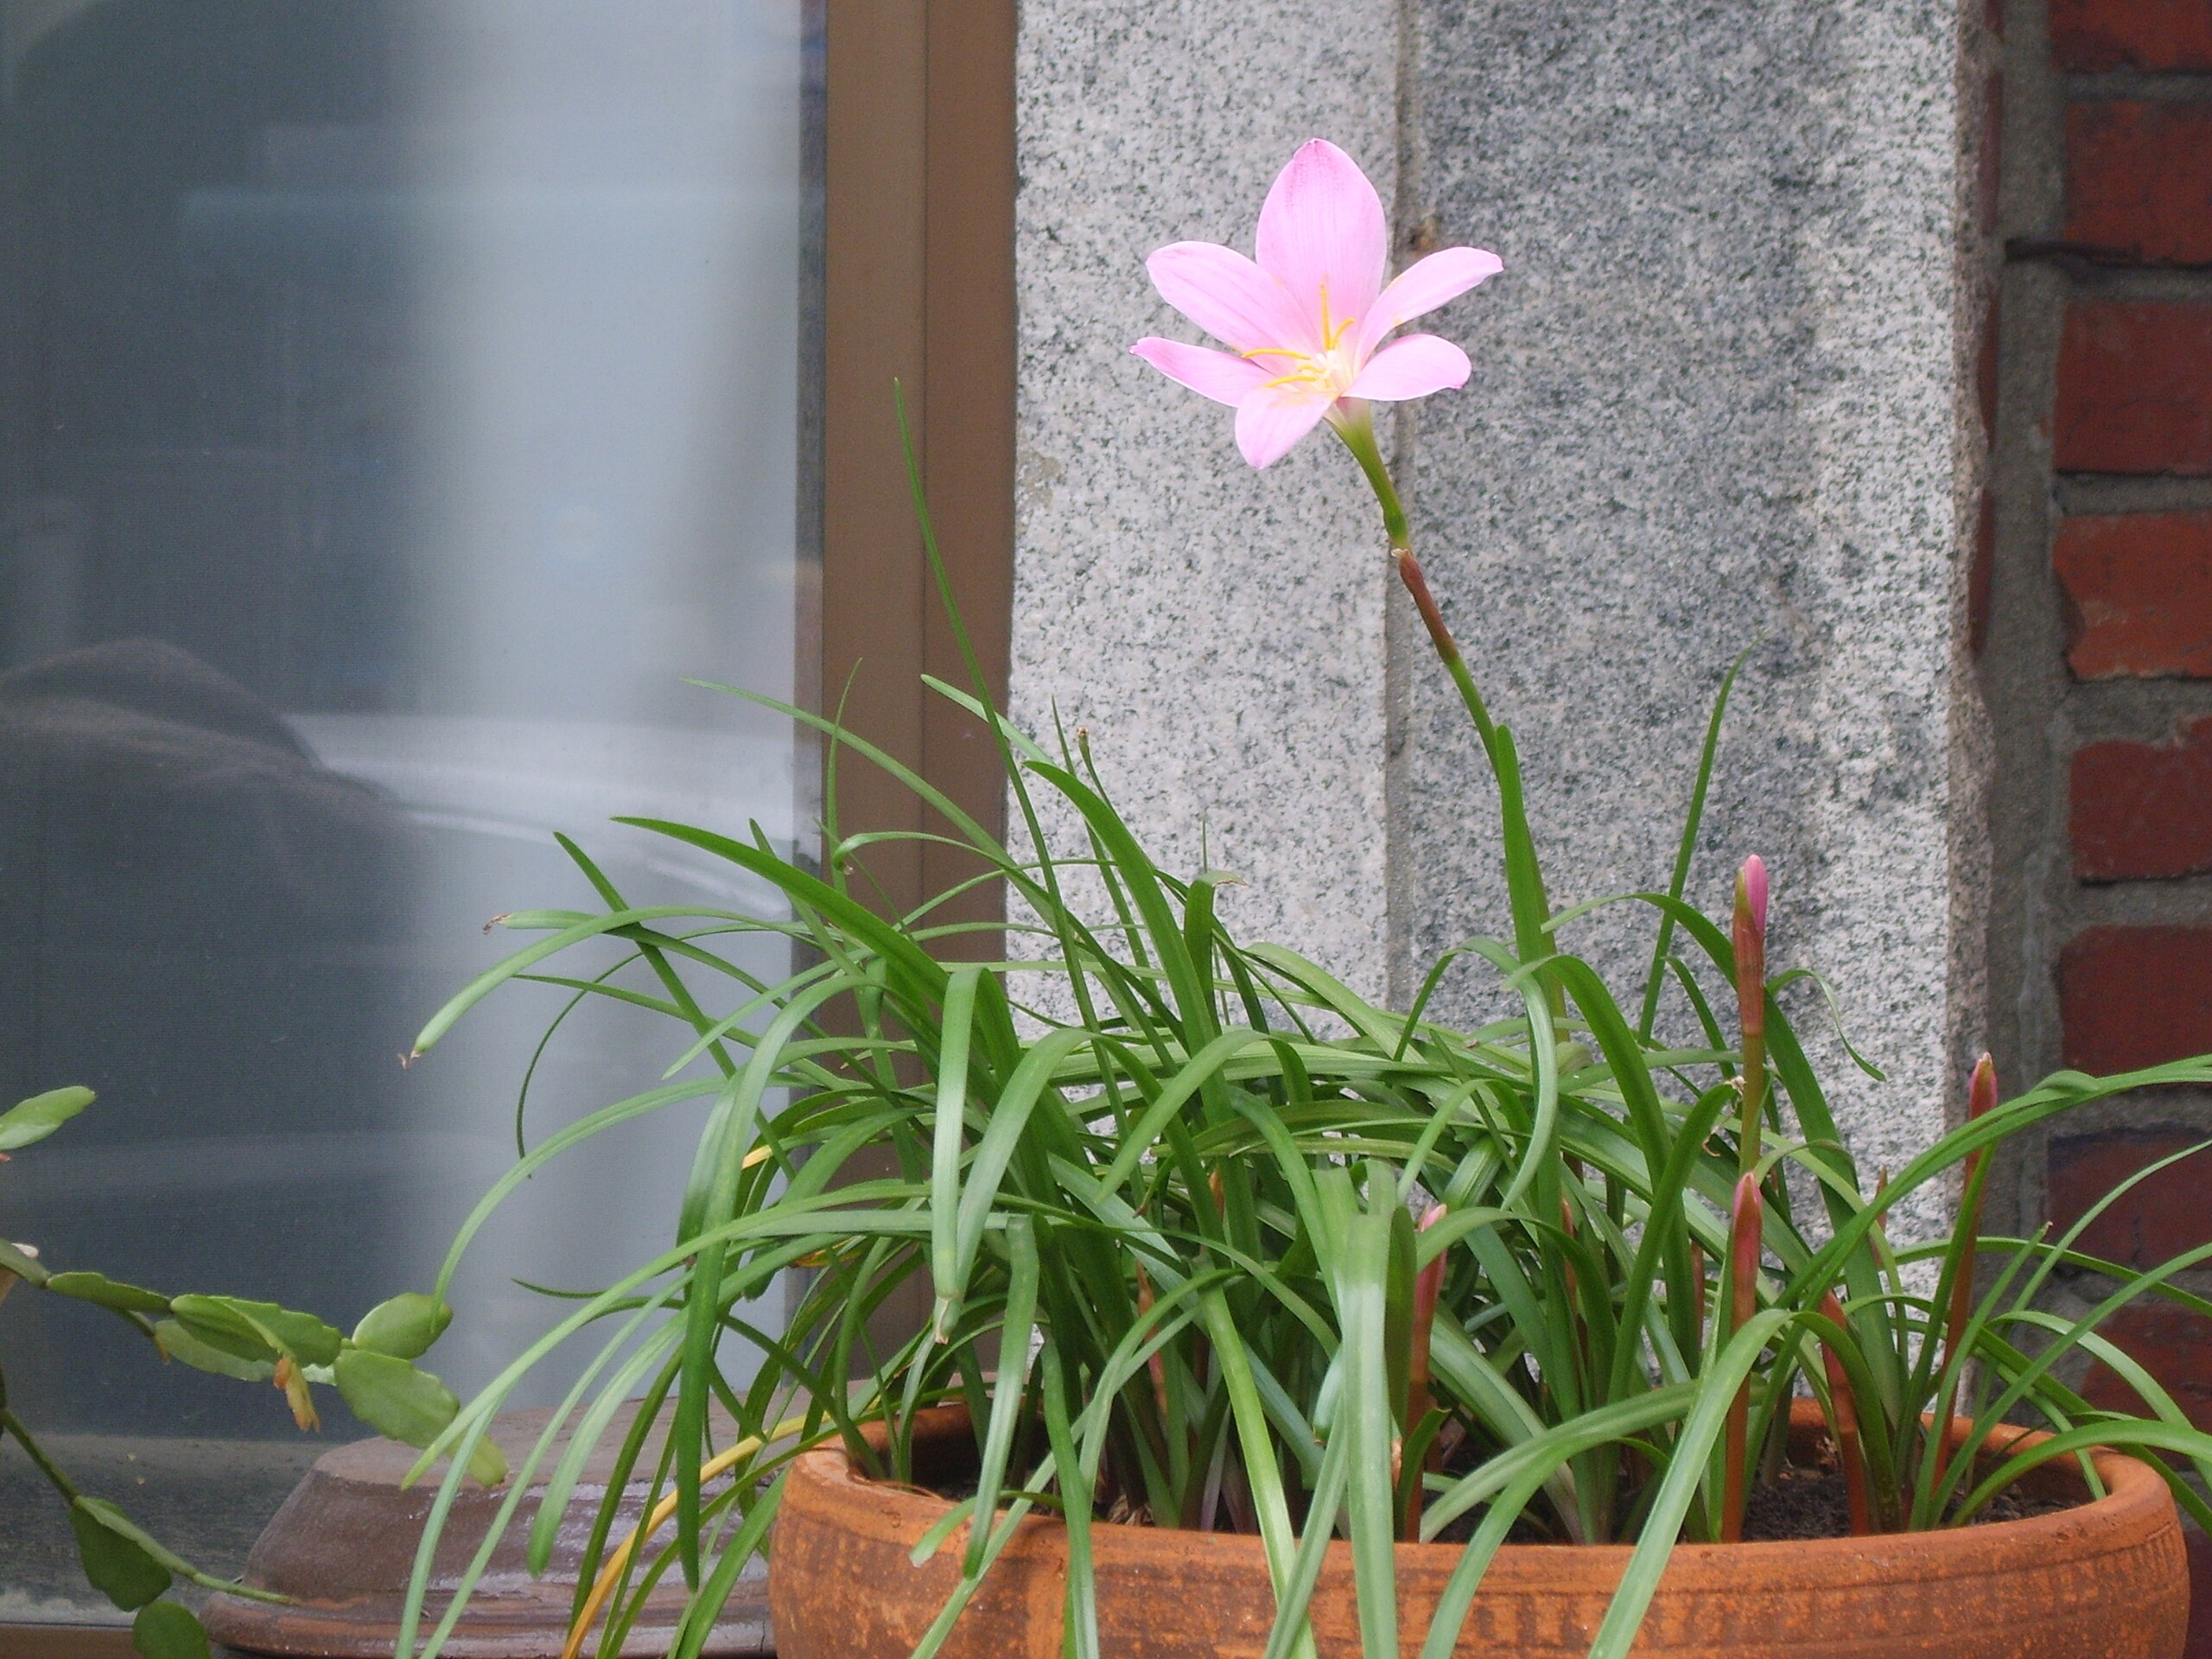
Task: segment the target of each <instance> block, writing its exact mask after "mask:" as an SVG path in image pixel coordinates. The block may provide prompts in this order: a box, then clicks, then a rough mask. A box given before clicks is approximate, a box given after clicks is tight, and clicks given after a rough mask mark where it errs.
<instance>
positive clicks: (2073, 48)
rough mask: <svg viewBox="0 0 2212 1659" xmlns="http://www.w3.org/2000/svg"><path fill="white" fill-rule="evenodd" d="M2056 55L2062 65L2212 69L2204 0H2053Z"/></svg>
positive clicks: (2211, 20) (2210, 11)
mask: <svg viewBox="0 0 2212 1659" xmlns="http://www.w3.org/2000/svg"><path fill="white" fill-rule="evenodd" d="M2050 55H2051V60H2052V61H2053V62H2054V63H2056V65H2057V66H2058V67H2060V68H2062V69H2076V70H2082V71H2086V72H2088V73H2092V74H2094V73H2101V72H2102V71H2104V70H2107V69H2212V6H2207V5H2206V4H2205V3H2204V0H2050Z"/></svg>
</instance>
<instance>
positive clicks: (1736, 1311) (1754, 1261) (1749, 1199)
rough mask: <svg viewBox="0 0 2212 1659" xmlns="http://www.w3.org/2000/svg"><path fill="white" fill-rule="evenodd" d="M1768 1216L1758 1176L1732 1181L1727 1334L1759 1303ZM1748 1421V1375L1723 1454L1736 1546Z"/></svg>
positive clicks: (1725, 1525) (1728, 1528)
mask: <svg viewBox="0 0 2212 1659" xmlns="http://www.w3.org/2000/svg"><path fill="white" fill-rule="evenodd" d="M1765 1218H1766V1200H1765V1198H1764V1197H1763V1196H1761V1194H1760V1192H1759V1184H1758V1177H1756V1176H1754V1175H1744V1176H1741V1177H1739V1178H1738V1180H1737V1182H1736V1203H1735V1207H1734V1210H1733V1211H1732V1214H1731V1215H1730V1217H1729V1222H1728V1334H1729V1335H1730V1336H1733V1335H1735V1334H1736V1332H1738V1331H1740V1330H1742V1329H1743V1328H1744V1325H1745V1321H1746V1320H1748V1319H1750V1318H1751V1313H1752V1312H1753V1309H1754V1307H1755V1306H1756V1304H1757V1302H1758V1277H1759V1229H1760V1227H1761V1226H1762V1224H1764V1221H1765ZM1750 1424H1751V1379H1750V1378H1749V1377H1745V1379H1744V1382H1743V1384H1742V1386H1741V1387H1739V1388H1738V1389H1737V1390H1736V1400H1735V1403H1734V1404H1732V1406H1730V1407H1729V1408H1728V1424H1727V1430H1726V1433H1727V1438H1726V1441H1725V1443H1724V1445H1725V1450H1724V1452H1723V1453H1722V1459H1723V1461H1722V1465H1721V1468H1722V1473H1721V1487H1720V1540H1721V1541H1722V1542H1723V1543H1728V1544H1732V1543H1736V1542H1738V1541H1741V1540H1742V1538H1743V1536H1744V1480H1745V1463H1746V1455H1745V1454H1746V1447H1745V1439H1746V1436H1747V1435H1748V1433H1749V1429H1750Z"/></svg>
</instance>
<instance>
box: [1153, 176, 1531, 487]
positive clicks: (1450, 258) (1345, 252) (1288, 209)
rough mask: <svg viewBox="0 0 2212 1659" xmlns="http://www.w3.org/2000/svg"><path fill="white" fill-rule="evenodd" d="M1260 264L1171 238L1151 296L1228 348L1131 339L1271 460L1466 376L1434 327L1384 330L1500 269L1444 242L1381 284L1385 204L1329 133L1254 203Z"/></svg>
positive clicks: (1241, 443) (1245, 447)
mask: <svg viewBox="0 0 2212 1659" xmlns="http://www.w3.org/2000/svg"><path fill="white" fill-rule="evenodd" d="M1255 252H1256V253H1257V254H1258V256H1259V257H1258V259H1257V261H1256V262H1255V261H1254V260H1250V259H1247V258H1246V257H1244V256H1243V254H1241V253H1238V252H1236V251H1234V250H1232V249H1229V248H1224V247H1222V246H1219V245H1217V244H1215V243H1211V242H1176V243H1172V244H1170V245H1168V246H1166V247H1164V248H1162V249H1160V251H1158V252H1157V253H1155V254H1154V255H1153V256H1152V257H1151V258H1149V259H1147V261H1146V262H1145V266H1146V269H1147V270H1149V271H1150V272H1151V273H1152V280H1153V283H1154V285H1155V286H1156V287H1157V288H1158V289H1160V297H1161V298H1163V299H1165V300H1166V302H1168V304H1170V305H1172V306H1173V307H1174V308H1176V309H1177V310H1178V311H1180V312H1181V313H1182V314H1183V315H1185V316H1186V317H1188V318H1189V319H1190V320H1191V321H1192V322H1195V323H1196V324H1198V327H1201V328H1203V329H1205V331H1206V333H1208V334H1211V335H1213V336H1214V338H1215V339H1217V340H1220V341H1222V343H1223V344H1224V345H1226V346H1229V347H1230V349H1229V350H1228V351H1226V352H1217V351H1213V350H1211V349H1209V348H1207V347H1205V346H1187V345H1185V344H1183V343H1182V342H1181V341H1179V340H1158V339H1147V340H1139V341H1137V343H1136V344H1135V346H1131V347H1130V348H1129V349H1130V350H1131V351H1133V352H1135V353H1136V354H1137V355H1138V356H1139V357H1141V358H1142V359H1144V360H1145V361H1146V362H1147V363H1149V364H1151V365H1153V367H1154V368H1156V369H1158V370H1159V371H1160V372H1161V373H1162V374H1164V375H1166V376H1167V378H1169V379H1171V380H1175V381H1178V382H1179V383H1181V384H1182V385H1186V386H1188V387H1190V389H1191V390H1192V391H1197V392H1202V393H1204V394H1205V396H1206V397H1211V398H1214V399H1216V400H1217V402H1220V403H1224V404H1232V405H1233V406H1234V407H1235V408H1236V447H1237V448H1238V449H1240V450H1241V451H1243V455H1244V459H1245V460H1247V461H1249V462H1251V463H1252V465H1253V466H1255V467H1265V466H1268V464H1269V463H1270V462H1273V461H1278V460H1280V459H1281V457H1282V456H1283V455H1285V454H1287V453H1288V452H1289V450H1290V448H1291V447H1292V446H1293V445H1294V444H1295V443H1296V442H1298V441H1299V440H1300V438H1302V437H1304V436H1305V435H1306V434H1307V433H1308V432H1310V431H1312V430H1313V428H1314V427H1315V426H1316V425H1318V424H1319V423H1320V422H1321V421H1323V420H1324V419H1326V420H1327V421H1329V422H1330V423H1331V424H1332V425H1334V426H1336V427H1338V429H1340V430H1341V429H1344V428H1345V426H1346V425H1347V424H1348V423H1355V422H1357V421H1359V420H1360V419H1361V418H1362V417H1363V416H1364V415H1365V412H1366V407H1365V406H1366V404H1368V403H1369V402H1370V401H1372V402H1376V403H1393V402H1398V401H1401V400H1403V399H1406V398H1410V397H1427V395H1428V394H1429V393H1430V392H1432V391H1445V390H1446V389H1447V388H1450V387H1456V386H1461V385H1465V384H1466V380H1467V375H1468V373H1469V372H1470V365H1469V364H1468V362H1467V354H1466V353H1465V352H1463V351H1461V350H1460V349H1459V347H1458V346H1454V345H1453V344H1452V342H1451V341H1450V340H1441V339H1439V338H1438V337H1437V336H1436V335H1434V334H1407V335H1403V336H1402V337H1401V338H1399V339H1397V340H1388V343H1386V339H1387V337H1388V335H1389V333H1390V331H1391V330H1392V329H1394V328H1395V327H1398V326H1399V325H1400V324H1401V323H1404V322H1407V321H1411V320H1412V319H1413V318H1414V317H1418V316H1421V315H1425V314H1426V313H1427V312H1430V311H1433V310H1434V309H1436V308H1437V307H1438V306H1440V305H1442V304H1444V303H1445V302H1446V301H1447V300H1453V299H1457V298H1458V297H1459V296H1460V295H1462V294H1464V293H1465V292H1466V291H1467V290H1468V289H1471V288H1472V287H1474V286H1475V285H1476V284H1477V283H1480V282H1482V281H1483V280H1484V278H1486V277H1494V276H1496V275H1497V273H1498V272H1499V271H1500V270H1503V269H1504V266H1503V263H1502V262H1501V261H1500V260H1499V259H1498V257H1497V255H1496V254H1494V253H1485V252H1484V251H1482V250H1481V249H1479V248H1446V249H1443V250H1441V251H1439V252H1436V253H1432V254H1430V255H1429V256H1428V257H1427V258H1425V259H1422V260H1421V261H1419V262H1418V263H1416V264H1413V265H1411V266H1409V267H1408V269H1407V270H1404V271H1403V272H1402V273H1401V274H1400V275H1399V276H1398V277H1397V279H1396V280H1395V281H1394V282H1391V283H1389V285H1388V286H1385V285H1384V282H1383V278H1384V277H1386V276H1388V275H1389V264H1390V233H1389V226H1388V224H1387V223H1386V221H1385V219H1384V218H1383V202H1382V200H1381V198H1380V197H1378V196H1377V195H1376V194H1375V187H1374V186H1373V185H1371V184H1370V183H1369V182H1368V181H1367V175H1365V174H1363V173H1362V172H1361V171H1360V170H1359V168H1358V167H1357V165H1356V164H1355V163H1354V162H1353V161H1352V159H1351V156H1347V155H1345V154H1344V151H1342V150H1341V149H1338V148H1337V147H1336V146H1335V145H1334V144H1332V143H1329V142H1328V141H1327V140H1325V139H1321V138H1316V139H1313V140H1312V141H1311V142H1309V143H1306V144H1304V145H1302V146H1300V149H1299V151H1298V153H1297V154H1296V155H1295V156H1292V157H1291V160H1290V165H1289V166H1287V167H1286V168H1283V170H1282V172H1281V175H1279V176H1278V177H1277V178H1276V180H1275V181H1274V188H1272V189H1270V190H1269V191H1268V200H1267V202H1266V205H1265V206H1263V207H1262V208H1261V209H1260V228H1259V235H1258V238H1257V241H1256V245H1255Z"/></svg>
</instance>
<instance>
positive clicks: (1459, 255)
mask: <svg viewBox="0 0 2212 1659" xmlns="http://www.w3.org/2000/svg"><path fill="white" fill-rule="evenodd" d="M1504 269H1505V264H1504V261H1503V260H1501V259H1500V258H1499V257H1497V255H1496V254H1494V253H1486V252H1484V251H1483V250H1482V249H1480V248H1443V249H1440V250H1439V251H1436V252H1434V253H1432V254H1430V255H1429V256H1428V257H1427V258H1426V259H1421V260H1416V261H1415V262H1414V264H1410V265H1408V266H1407V267H1406V268H1405V270H1402V271H1400V272H1399V273H1398V277H1397V280H1396V281H1395V282H1394V283H1391V284H1390V286H1389V287H1388V288H1386V289H1383V293H1382V296H1381V297H1380V298H1378V299H1377V300H1376V302H1375V304H1374V306H1373V307H1372V308H1370V310H1369V311H1368V312H1367V314H1366V317H1365V319H1364V321H1363V322H1362V323H1361V325H1360V330H1359V349H1360V351H1361V353H1363V354H1364V353H1368V352H1371V351H1373V350H1374V349H1375V347H1376V346H1377V345H1378V344H1380V343H1381V341H1382V339H1383V335H1385V334H1389V332H1390V331H1391V330H1392V329H1393V328H1395V327H1397V326H1398V325H1399V324H1400V323H1402V322H1411V321H1413V320H1414V318H1415V317H1420V316H1426V315H1427V314H1428V313H1430V312H1431V311H1433V310H1435V309H1436V308H1437V307H1438V306H1440V305H1442V304H1443V303H1445V302H1446V301H1447V300H1456V299H1458V298H1459V296H1461V295H1462V294H1464V293H1465V292H1466V291H1467V290H1468V289H1471V288H1472V287H1474V286H1475V284H1476V283H1480V282H1483V281H1484V280H1485V279H1487V278H1489V277H1495V276H1497V273H1498V272H1499V271H1501V270H1504Z"/></svg>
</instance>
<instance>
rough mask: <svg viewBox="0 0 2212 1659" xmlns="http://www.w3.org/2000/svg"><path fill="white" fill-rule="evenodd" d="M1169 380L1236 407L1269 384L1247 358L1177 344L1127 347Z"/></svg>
mask: <svg viewBox="0 0 2212 1659" xmlns="http://www.w3.org/2000/svg"><path fill="white" fill-rule="evenodd" d="M1129 349H1130V350H1131V351H1132V352H1134V353H1136V354H1137V355H1138V356H1139V357H1141V358H1142V359H1144V360H1145V361H1146V362H1147V363H1149V364H1151V365H1152V366H1153V367H1154V368H1155V369H1158V370H1159V371H1160V372H1161V373H1162V374H1164V375H1166V377H1167V378H1169V379H1170V380H1173V381H1176V382H1178V383H1179V384H1180V385H1185V386H1188V387H1189V388H1190V389H1191V390H1192V391H1196V392H1201V393H1203V394H1205V396H1206V397H1211V398H1212V399H1213V400H1214V401H1215V402H1216V403H1221V404H1232V405H1233V404H1241V403H1243V401H1244V399H1245V398H1246V397H1248V396H1249V394H1251V393H1252V392H1255V391H1258V390H1259V389H1260V388H1261V387H1262V386H1264V385H1267V384H1268V371H1267V370H1265V369H1263V368H1262V367H1261V366H1260V365H1258V364H1257V363H1255V362H1253V361H1252V360H1251V359H1249V358H1246V357H1233V356H1231V355H1230V353H1227V352H1217V351H1214V350H1213V349H1211V347H1209V346H1185V344H1183V342H1182V341H1181V340H1139V341H1137V343H1136V344H1135V345H1134V346H1130V347H1129Z"/></svg>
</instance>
